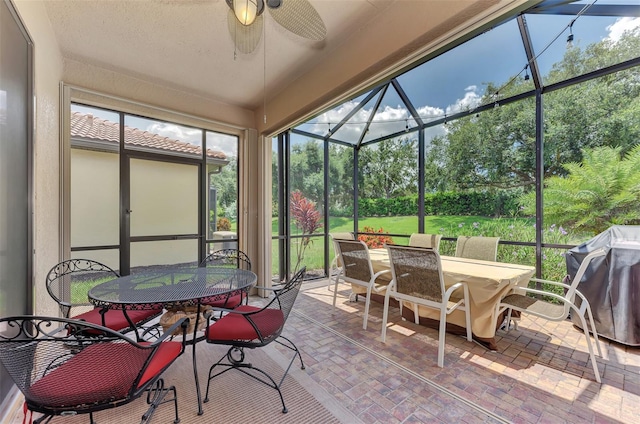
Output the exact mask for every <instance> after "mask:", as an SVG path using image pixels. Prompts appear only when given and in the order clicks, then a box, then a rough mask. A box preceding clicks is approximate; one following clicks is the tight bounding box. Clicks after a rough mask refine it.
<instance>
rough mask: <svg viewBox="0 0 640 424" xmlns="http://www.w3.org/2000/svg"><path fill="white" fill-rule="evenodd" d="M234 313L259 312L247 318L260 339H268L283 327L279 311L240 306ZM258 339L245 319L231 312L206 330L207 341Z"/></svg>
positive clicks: (282, 316)
mask: <svg viewBox="0 0 640 424" xmlns="http://www.w3.org/2000/svg"><path fill="white" fill-rule="evenodd" d="M234 311H239V312H253V311H260V312H257V313H255V314H252V315H250V316H249V318H250V319H251V320H252V321H253V322H254V323H255V325H256V327H258V330H259V331H260V334H261V335H262V337H268V336H270V335H272V334H274V333H275V332H277V331H279V330H280V329H281V328H282V326H283V325H284V315H283V314H282V311H281V310H280V309H264V310H261V309H260V308H256V307H255V306H250V305H242V306H239V307H237V308H236V309H235V310H234ZM257 338H258V334H257V333H256V330H255V329H254V328H253V326H252V325H251V323H250V322H249V320H248V319H247V318H245V317H244V316H243V315H241V314H236V313H233V312H230V313H228V314H227V315H225V316H223V317H222V318H220V319H219V320H218V321H216V322H215V323H213V324H211V325H210V326H209V328H208V329H207V339H208V340H212V341H213V340H215V341H230V340H254V339H257Z"/></svg>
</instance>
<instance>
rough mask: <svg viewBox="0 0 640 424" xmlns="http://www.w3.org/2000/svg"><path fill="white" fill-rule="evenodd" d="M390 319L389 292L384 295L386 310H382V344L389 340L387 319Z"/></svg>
mask: <svg viewBox="0 0 640 424" xmlns="http://www.w3.org/2000/svg"><path fill="white" fill-rule="evenodd" d="M388 318H389V292H388V291H387V292H386V293H385V295H384V309H383V310H382V333H381V334H380V338H381V339H382V342H383V343H384V342H386V339H387V319H388Z"/></svg>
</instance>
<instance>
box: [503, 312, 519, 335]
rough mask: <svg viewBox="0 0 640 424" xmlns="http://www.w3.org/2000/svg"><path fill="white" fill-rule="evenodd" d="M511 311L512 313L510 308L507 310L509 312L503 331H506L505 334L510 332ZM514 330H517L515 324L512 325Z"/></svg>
mask: <svg viewBox="0 0 640 424" xmlns="http://www.w3.org/2000/svg"><path fill="white" fill-rule="evenodd" d="M511 311H512V309H511V308H509V310H508V311H507V318H506V321H507V324H506V325H505V331H506V332H507V333H508V332H509V331H511ZM514 328H515V329H516V330H517V329H518V325H517V324H515V325H514Z"/></svg>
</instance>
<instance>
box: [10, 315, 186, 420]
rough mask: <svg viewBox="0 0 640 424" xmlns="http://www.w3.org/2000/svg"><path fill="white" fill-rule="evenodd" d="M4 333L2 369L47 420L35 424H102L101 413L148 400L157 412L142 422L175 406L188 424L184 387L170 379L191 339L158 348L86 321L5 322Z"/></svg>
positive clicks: (163, 342)
mask: <svg viewBox="0 0 640 424" xmlns="http://www.w3.org/2000/svg"><path fill="white" fill-rule="evenodd" d="M186 324H187V321H186V320H184V319H183V320H181V321H178V322H176V323H175V324H174V326H173V327H172V328H171V329H172V330H177V329H180V328H181V329H182V332H183V336H184V331H185V330H186ZM0 329H2V331H1V332H0V363H1V364H2V365H3V366H4V368H5V369H6V371H7V373H8V375H9V376H10V377H11V379H12V380H13V382H14V383H15V385H16V386H17V387H18V389H20V391H21V392H22V394H23V395H24V399H25V405H26V408H27V410H28V411H31V413H33V412H37V413H41V414H42V416H40V417H38V418H37V419H35V420H34V421H33V422H34V423H36V424H38V423H48V422H50V421H51V420H52V418H53V417H55V416H71V415H77V414H89V422H90V423H91V424H94V423H95V421H94V413H95V412H97V411H101V410H104V409H109V408H115V407H118V406H121V405H125V404H128V403H130V402H132V401H134V400H135V399H137V398H139V397H141V396H142V395H143V394H145V393H146V394H147V396H146V402H147V404H148V405H149V407H148V409H147V411H146V412H145V413H144V414H143V415H142V419H141V423H147V422H149V420H151V417H152V416H153V414H154V412H155V410H156V408H157V407H158V406H159V405H161V404H163V403H168V402H173V404H174V410H175V420H174V423H178V422H179V421H180V419H179V417H178V402H177V392H176V388H175V387H174V386H165V383H164V380H163V378H162V373H163V372H164V371H165V370H166V369H167V368H168V367H169V366H170V365H171V364H172V363H173V362H174V361H175V360H176V359H177V358H178V357H179V356H180V355H181V354H182V353H183V352H184V347H185V345H184V340H185V339H186V338H185V337H183V341H182V342H176V341H170V340H169V339H168V337H169V334H168V333H167V334H165V335H164V336H163V337H161V338H159V339H158V340H156V341H154V342H153V343H148V342H143V343H137V342H136V341H134V340H132V339H130V338H128V337H127V336H126V335H123V334H121V333H118V332H116V331H113V330H111V329H109V328H106V327H102V326H99V325H94V324H90V323H88V322H85V321H78V320H72V319H66V318H54V317H39V316H13V317H6V318H0ZM168 395H169V396H168ZM26 415H29V414H28V413H27V414H26ZM25 418H26V416H25Z"/></svg>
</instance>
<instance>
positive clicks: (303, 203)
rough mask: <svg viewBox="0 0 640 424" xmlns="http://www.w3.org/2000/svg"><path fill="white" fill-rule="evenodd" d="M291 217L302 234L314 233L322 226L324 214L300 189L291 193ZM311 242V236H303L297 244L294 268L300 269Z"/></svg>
mask: <svg viewBox="0 0 640 424" xmlns="http://www.w3.org/2000/svg"><path fill="white" fill-rule="evenodd" d="M291 217H292V218H293V223H294V225H295V226H296V228H298V229H299V230H300V231H301V232H302V234H303V235H304V234H313V233H315V232H316V231H318V230H319V229H320V228H322V215H321V214H320V212H319V211H318V210H317V209H316V204H315V202H312V201H311V200H309V199H307V198H306V197H304V195H303V194H302V192H300V190H296V191H294V192H292V193H291ZM310 243H311V238H310V237H303V238H302V239H300V243H299V244H296V254H297V260H296V265H295V267H294V270H296V271H297V270H298V267H299V266H300V262H301V261H302V259H303V258H304V251H305V250H306V249H307V247H308V246H309V244H310Z"/></svg>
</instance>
